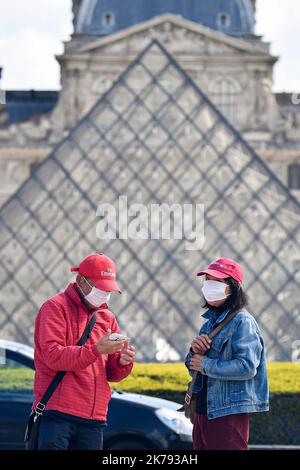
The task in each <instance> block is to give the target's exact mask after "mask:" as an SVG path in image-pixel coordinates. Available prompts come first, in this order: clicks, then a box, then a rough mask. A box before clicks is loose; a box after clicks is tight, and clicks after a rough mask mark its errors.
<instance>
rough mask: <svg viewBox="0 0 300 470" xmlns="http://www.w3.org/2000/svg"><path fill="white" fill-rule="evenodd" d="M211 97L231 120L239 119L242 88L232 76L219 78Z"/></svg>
mask: <svg viewBox="0 0 300 470" xmlns="http://www.w3.org/2000/svg"><path fill="white" fill-rule="evenodd" d="M210 94H211V98H212V101H213V102H214V104H215V105H216V106H217V108H219V110H220V111H221V113H223V114H224V116H225V117H227V119H228V120H229V121H230V122H231V124H236V123H237V121H238V100H239V94H240V89H239V86H238V84H237V83H236V82H235V81H234V80H232V79H230V78H219V79H218V80H216V81H215V82H214V83H213V84H212V87H211V92H210Z"/></svg>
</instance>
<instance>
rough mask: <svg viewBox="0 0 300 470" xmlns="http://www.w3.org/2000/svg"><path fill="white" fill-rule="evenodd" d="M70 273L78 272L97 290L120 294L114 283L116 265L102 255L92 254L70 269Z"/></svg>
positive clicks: (115, 282)
mask: <svg viewBox="0 0 300 470" xmlns="http://www.w3.org/2000/svg"><path fill="white" fill-rule="evenodd" d="M70 271H78V272H79V273H80V274H82V276H86V277H88V278H89V279H90V280H91V281H92V282H93V284H94V286H95V287H98V289H101V290H105V291H117V292H120V293H121V292H122V291H121V289H120V287H119V285H118V284H117V281H116V277H117V268H116V265H115V263H114V262H113V261H112V260H111V259H110V258H109V257H108V256H106V255H104V254H103V253H92V254H91V255H89V256H87V257H86V258H84V260H83V261H81V263H80V264H79V266H77V267H76V268H70Z"/></svg>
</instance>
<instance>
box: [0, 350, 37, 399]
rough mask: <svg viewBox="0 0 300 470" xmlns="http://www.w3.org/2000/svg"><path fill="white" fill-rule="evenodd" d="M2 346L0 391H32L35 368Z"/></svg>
mask: <svg viewBox="0 0 300 470" xmlns="http://www.w3.org/2000/svg"><path fill="white" fill-rule="evenodd" d="M11 356H16V354H15V353H14V354H12V353H11V352H10V351H6V350H4V349H1V348H0V392H8V391H13V392H18V391H20V392H24V391H28V392H32V389H33V378H34V370H32V369H31V368H30V367H28V366H27V365H25V364H23V363H22V358H21V357H20V358H18V357H14V358H13V357H11Z"/></svg>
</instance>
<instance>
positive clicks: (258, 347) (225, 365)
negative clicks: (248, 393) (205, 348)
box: [200, 317, 263, 380]
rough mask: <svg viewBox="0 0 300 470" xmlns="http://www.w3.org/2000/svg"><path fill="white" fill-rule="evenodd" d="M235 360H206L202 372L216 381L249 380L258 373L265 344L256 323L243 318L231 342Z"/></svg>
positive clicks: (202, 363)
mask: <svg viewBox="0 0 300 470" xmlns="http://www.w3.org/2000/svg"><path fill="white" fill-rule="evenodd" d="M231 347H232V357H233V359H230V360H225V359H212V358H209V357H207V358H205V359H203V361H202V362H201V365H200V371H201V372H202V373H203V374H206V375H208V377H212V378H214V379H221V380H249V379H252V378H253V377H254V376H255V375H256V372H257V368H258V366H259V364H260V359H261V353H262V350H263V344H262V341H261V337H260V334H259V331H258V329H257V326H256V324H255V322H254V321H253V320H252V319H251V318H249V317H246V318H243V319H242V320H241V322H240V323H239V324H238V326H237V329H236V331H235V333H234V334H233V336H232V340H231Z"/></svg>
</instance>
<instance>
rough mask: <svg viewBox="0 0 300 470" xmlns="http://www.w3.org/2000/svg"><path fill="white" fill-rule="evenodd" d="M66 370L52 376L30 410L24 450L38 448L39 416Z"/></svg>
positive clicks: (85, 334) (87, 333) (87, 332)
mask: <svg viewBox="0 0 300 470" xmlns="http://www.w3.org/2000/svg"><path fill="white" fill-rule="evenodd" d="M97 316H98V313H97V312H95V313H94V315H93V316H92V318H91V319H90V321H89V322H88V324H87V326H86V328H85V330H84V332H83V334H82V336H81V338H80V340H79V341H78V343H77V344H76V346H83V345H84V344H85V343H86V341H87V340H88V338H89V336H90V334H91V331H92V329H93V328H94V325H95V323H96V321H97ZM66 373H67V372H66V371H60V372H57V374H56V375H55V377H54V378H53V380H52V382H51V383H50V385H49V387H48V388H47V390H46V392H45V394H44V396H43V398H42V399H41V401H40V402H39V403H38V404H37V406H36V408H35V410H32V411H31V413H30V415H29V418H28V421H27V425H26V430H25V435H24V443H25V450H37V449H38V437H39V429H40V424H41V418H42V415H43V412H44V410H45V408H46V405H47V403H48V401H49V400H50V398H51V396H52V394H53V393H54V391H55V390H56V388H57V387H58V385H59V384H60V382H61V381H62V379H63V378H64V376H65V375H66Z"/></svg>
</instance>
